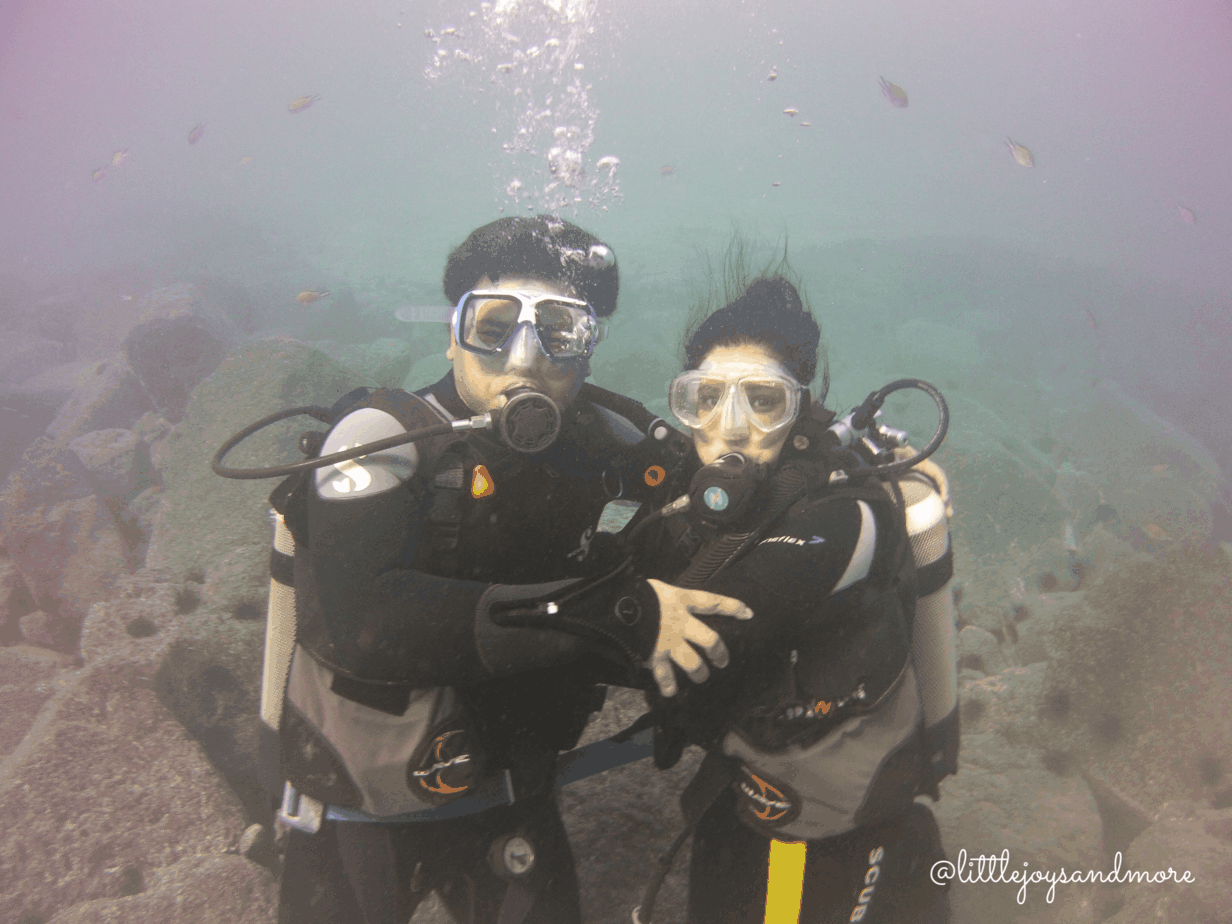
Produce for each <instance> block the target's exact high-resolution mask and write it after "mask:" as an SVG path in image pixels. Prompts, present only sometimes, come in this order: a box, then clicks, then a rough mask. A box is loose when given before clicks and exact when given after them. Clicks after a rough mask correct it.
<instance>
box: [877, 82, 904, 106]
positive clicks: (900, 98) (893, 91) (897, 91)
mask: <svg viewBox="0 0 1232 924" xmlns="http://www.w3.org/2000/svg"><path fill="white" fill-rule="evenodd" d="M877 79H878V80H879V81H881V95H882V96H884V97H885V98H886V99H887V100H889V102H890V105H891V106H893V107H894V108H895V109H906V108H907V91H906V90H904V89H903V88H902V87H900V86H899V85H898V84H896V83H890V81H888V80H886V79H885V78H884V77H878V78H877Z"/></svg>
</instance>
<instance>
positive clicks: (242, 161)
mask: <svg viewBox="0 0 1232 924" xmlns="http://www.w3.org/2000/svg"><path fill="white" fill-rule="evenodd" d="M251 163H252V155H251V154H249V155H248V156H246V157H241V158H240V166H241V167H242V166H244V165H245V164H251Z"/></svg>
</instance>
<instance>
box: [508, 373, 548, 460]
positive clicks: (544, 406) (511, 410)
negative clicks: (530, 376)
mask: <svg viewBox="0 0 1232 924" xmlns="http://www.w3.org/2000/svg"><path fill="white" fill-rule="evenodd" d="M560 425H561V415H560V408H558V407H557V406H556V402H555V401H553V400H552V399H551V398H549V397H548V396H547V395H545V394H542V393H540V392H537V391H532V390H531V389H529V388H520V389H517V390H516V391H514V392H513V393H512V394H511V395H510V397H509V400H508V402H506V404H505V406H504V407H503V408H501V409H500V416H499V418H498V426H499V429H500V435H501V437H502V438H503V439H504V440H505V442H506V443H508V444H509V445H510V446H511V447H513V448H514V449H516V450H517V451H518V452H525V453H527V454H529V453H534V452H543V450H545V449H547V448H548V447H549V446H551V445H552V444H553V443H554V442H556V437H557V436H559V435H560Z"/></svg>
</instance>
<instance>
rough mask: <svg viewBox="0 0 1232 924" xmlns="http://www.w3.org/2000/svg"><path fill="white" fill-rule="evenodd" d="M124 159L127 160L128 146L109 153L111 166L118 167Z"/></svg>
mask: <svg viewBox="0 0 1232 924" xmlns="http://www.w3.org/2000/svg"><path fill="white" fill-rule="evenodd" d="M126 160H128V148H125V149H124V150H123V151H116V152H115V153H114V154H112V155H111V166H113V167H118V166H120V164H122V163H124V161H126Z"/></svg>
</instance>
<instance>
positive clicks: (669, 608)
mask: <svg viewBox="0 0 1232 924" xmlns="http://www.w3.org/2000/svg"><path fill="white" fill-rule="evenodd" d="M646 583H648V584H649V585H650V586H651V587H652V588H653V589H654V592H655V594H656V595H657V596H658V598H659V638H658V640H657V641H656V642H655V650H654V654H652V655H651V656H650V658H649V660H647V661H646V664H645V666H646V667H648V668H650V671H651V673H652V674H654V680H655V683H656V684H657V685H658V687H659V692H660V693H662V694H663V695H664V696H675V695H676V674H675V672H674V671H673V670H672V664H673V663H675V664H676V665H678V666H679V667H680V669H681V670H682V671H684V672H685V673H686V674H688V675H689V679H690V680H692V681H693V682H694V683H702V682H703V681H705V680H706V678H707V677H709V676H710V668H709V667H707V666H706V662H705V661H704V660H702V658H701V656H700V655H699V654H698V653H697V651H696V650H695V649H694V648H693V646H694V645H697V646H698V647H699V648H701V650H702V651H703V652H705V654H706V657H707V658H709V659H710V660H711V661H712V662H713V663H714V666H715V667H726V666H727V660H728V655H727V646H726V645H724V644H723V640H722V639H721V638H719V633H717V632H715V631H714V630H713V629H711V628H710V627H709V626H708V625H706V624H705V623H704V622H702V621H701V620H700V619H697V618H696V617H697V616H732V617H734V618H736V619H752V618H753V611H752V610H751V609H749V608H748V607H747V606H745V605H744V604H743V603H741V602H740V601H739V600H736V599H733V598H732V597H721V596H719V595H718V594H712V593H707V592H706V591H704V590H686V589H685V588H683V587H674V586H672V585H671V584H665V583H664V582H663V581H656V580H654V579H647V582H646Z"/></svg>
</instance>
